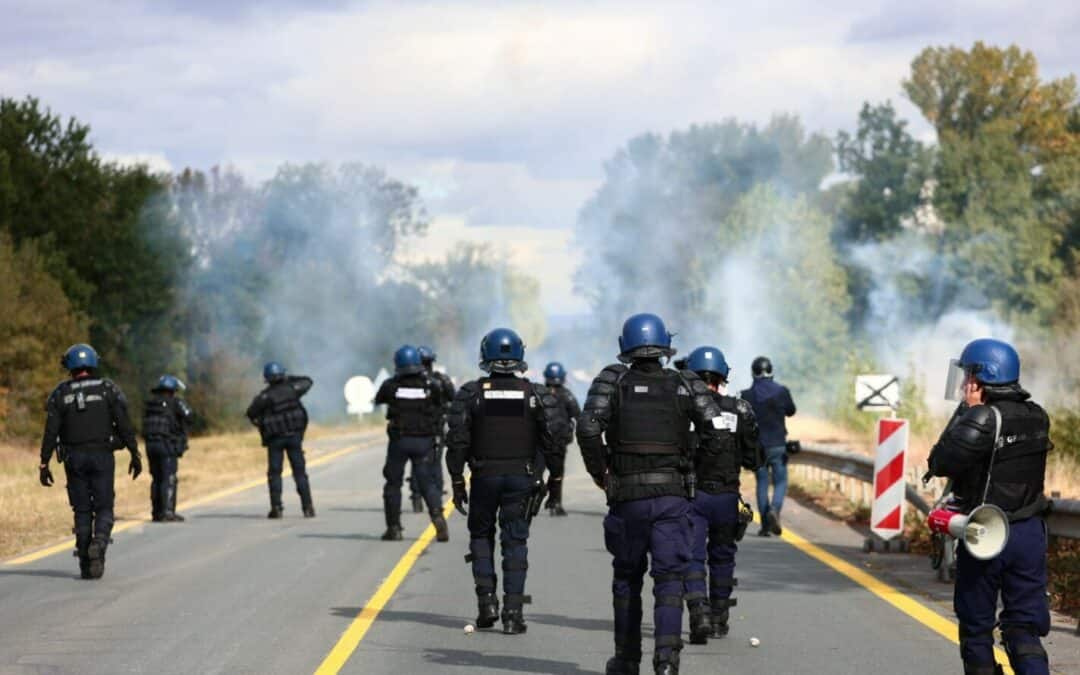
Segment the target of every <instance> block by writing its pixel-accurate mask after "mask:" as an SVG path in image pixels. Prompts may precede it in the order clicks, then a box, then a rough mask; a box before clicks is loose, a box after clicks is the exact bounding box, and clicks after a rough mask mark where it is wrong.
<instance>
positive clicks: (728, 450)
mask: <svg viewBox="0 0 1080 675" xmlns="http://www.w3.org/2000/svg"><path fill="white" fill-rule="evenodd" d="M712 396H713V399H714V400H715V401H716V405H717V406H719V408H720V416H719V417H718V418H716V420H715V421H714V425H721V426H722V427H723V428H722V429H718V430H719V432H720V445H719V447H718V448H716V449H715V450H712V451H707V450H704V449H702V446H699V447H698V450H697V453H696V454H695V457H694V464H695V470H696V472H697V480H698V483H699V484H700V483H702V482H717V483H722V484H724V485H731V484H734V485H738V483H739V467H740V459H741V457H740V453H739V444H738V438H737V437H736V433H737V432H738V431H739V424H740V420H739V413H738V408H737V407H736V402H735V399H734V398H733V397H731V396H724V395H722V394H718V393H713V395H712Z"/></svg>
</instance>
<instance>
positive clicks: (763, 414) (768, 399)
mask: <svg viewBox="0 0 1080 675" xmlns="http://www.w3.org/2000/svg"><path fill="white" fill-rule="evenodd" d="M750 372H751V373H752V374H753V376H754V384H753V385H752V386H751V387H750V388H749V389H745V390H743V392H742V394H741V397H742V398H743V399H744V400H746V401H747V402H748V403H750V407H752V408H753V409H754V417H755V418H756V419H757V423H758V429H759V431H760V435H761V445H762V447H763V448H764V452H765V461H764V463H763V464H762V465H761V466H760V467H758V470H757V502H758V513H760V514H761V531H759V532H758V535H759V536H762V537H768V536H769V535H772V534H775V535H780V534H782V533H783V528H781V527H780V511H781V510H782V509H783V508H784V495H785V494H787V484H788V476H787V461H788V459H787V423H786V421H785V418H788V417H791V416H792V415H794V414H795V401H793V400H792V398H791V391H789V390H788V388H787V387H785V386H784V385H782V384H780V383H779V382H776V381H775V380H774V379H773V364H772V361H771V360H769V358H768V357H767V356H759V357H757V358H756V359H754V361H753V363H751V364H750ZM770 480H771V482H772V488H773V495H772V500H771V501H770V500H769V483H770Z"/></svg>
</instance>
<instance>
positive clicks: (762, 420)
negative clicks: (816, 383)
mask: <svg viewBox="0 0 1080 675" xmlns="http://www.w3.org/2000/svg"><path fill="white" fill-rule="evenodd" d="M741 398H743V399H744V400H745V401H747V402H748V403H749V404H750V407H751V408H753V409H754V418H755V419H757V424H758V429H759V431H760V440H761V445H762V446H763V447H766V448H773V447H776V446H778V445H784V444H785V443H787V423H786V420H785V419H784V418H786V417H791V416H792V415H794V414H795V402H794V401H793V400H791V392H790V391H788V388H787V387H785V386H784V385H782V384H779V383H777V382H774V381H773V380H772V378H768V377H760V378H758V379H756V380H754V384H753V386H751V387H750V388H749V389H744V390H743V392H742V394H741Z"/></svg>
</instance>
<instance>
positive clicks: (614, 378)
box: [596, 363, 630, 384]
mask: <svg viewBox="0 0 1080 675" xmlns="http://www.w3.org/2000/svg"><path fill="white" fill-rule="evenodd" d="M629 370H630V369H629V368H627V367H626V366H624V365H623V364H621V363H613V364H611V365H610V366H605V367H604V369H603V370H601V371H600V373H599V374H598V375H597V376H596V381H597V382H606V383H608V384H614V383H615V382H618V381H619V378H620V377H622V376H623V375H625V374H626V373H627V372H628V371H629Z"/></svg>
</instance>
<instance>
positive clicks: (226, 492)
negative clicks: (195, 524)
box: [3, 443, 366, 565]
mask: <svg viewBox="0 0 1080 675" xmlns="http://www.w3.org/2000/svg"><path fill="white" fill-rule="evenodd" d="M364 445H366V444H364V443H360V444H357V445H350V446H349V447H347V448H342V449H341V450H335V451H333V452H329V453H327V454H325V455H319V456H318V457H315V458H314V459H312V460H311V461H310V462H308V463H307V466H309V467H316V466H322V465H323V464H327V463H329V462H332V461H334V460H335V459H338V458H339V457H343V456H344V455H347V454H349V453H350V452H353V451H355V450H357V449H359V448H361V447H363V446H364ZM291 475H292V469H291V468H286V469H285V470H284V471H282V477H283V478H287V477H289V476H291ZM260 485H266V478H254V479H252V480H249V481H247V482H245V483H240V484H238V485H234V486H232V487H228V488H225V489H223V490H218V491H217V492H211V493H210V494H208V495H204V496H202V497H197V498H195V499H192V500H189V501H185V502H181V503H180V504H178V505H177V507H176V509H177V510H178V511H183V510H187V509H192V508H195V507H197V506H203V505H205V504H209V503H211V502H215V501H218V500H220V499H224V498H226V497H231V496H233V495H235V494H239V493H241V492H244V491H245V490H250V489H252V488H255V487H258V486H260ZM148 522H150V518H149V517H148V516H147V515H145V514H144V515H141V516H139V517H138V518H136V519H134V520H125V521H123V522H121V523H117V524H116V525H115V526H114V527H113V530H112V531H113V534H117V533H120V532H125V531H127V530H130V529H132V528H134V527H138V526H139V525H142V524H144V523H148ZM74 547H75V538H74V537H71V538H69V539H66V540H64V541H62V542H60V543H58V544H53V545H52V546H48V547H46V548H43V549H39V550H37V551H33V552H32V553H27V554H25V555H21V556H19V557H17V558H12V559H11V560H8V561H6V562H4V563H3V564H4V565H26V564H28V563H32V562H36V561H38V560H41V559H42V558H48V557H49V556H52V555H56V554H57V553H64V552H66V551H70V550H72V549H73V548H74Z"/></svg>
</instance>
